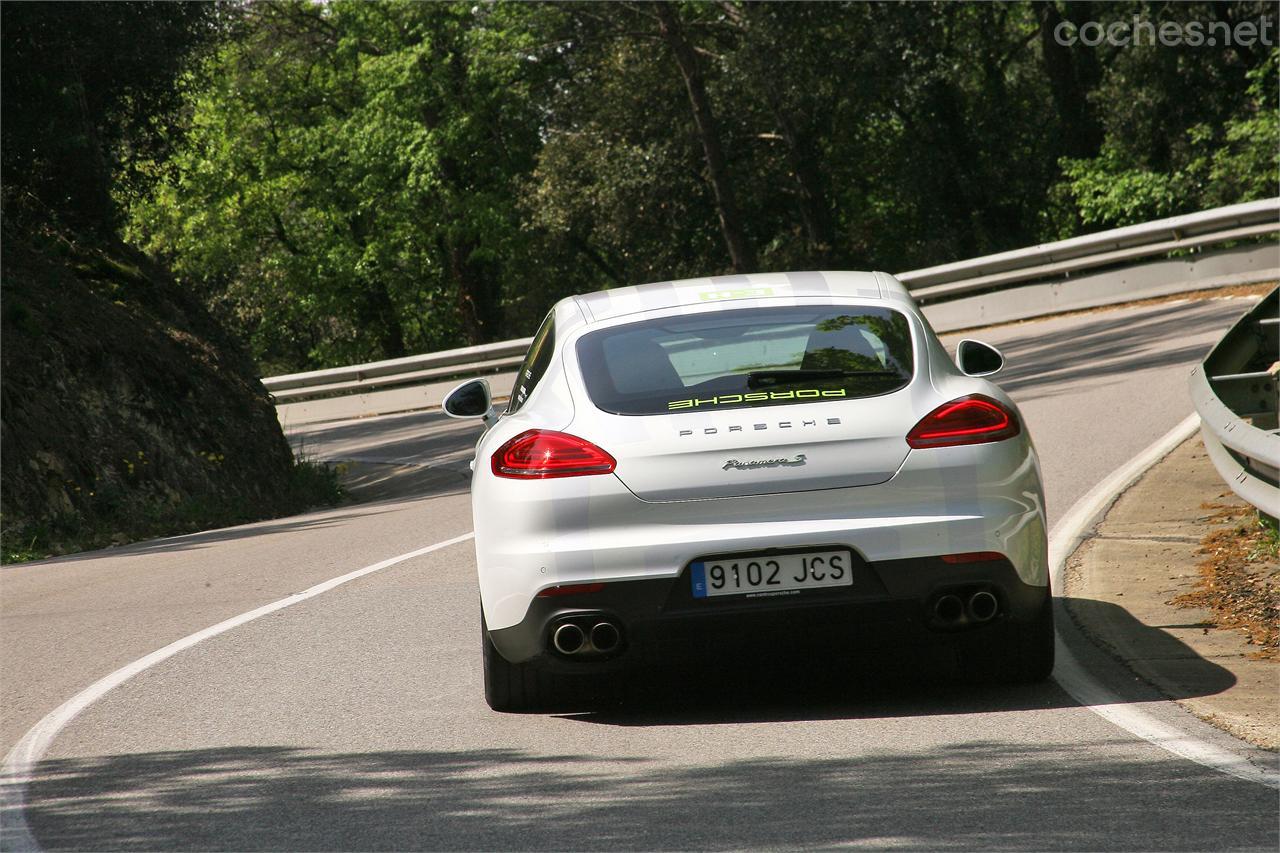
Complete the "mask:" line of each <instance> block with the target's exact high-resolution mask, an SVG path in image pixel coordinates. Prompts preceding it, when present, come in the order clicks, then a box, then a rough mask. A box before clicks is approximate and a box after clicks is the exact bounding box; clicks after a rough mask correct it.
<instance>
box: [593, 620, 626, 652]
mask: <svg viewBox="0 0 1280 853" xmlns="http://www.w3.org/2000/svg"><path fill="white" fill-rule="evenodd" d="M620 642H622V634H621V633H619V631H618V626H617V625H614V624H613V623H612V622H599V623H597V624H596V626H595V627H594V628H592V629H591V645H592V646H593V647H594V648H595V650H596V651H598V652H601V653H608V652H611V651H613V650H614V649H616V648H617V647H618V644H619V643H620Z"/></svg>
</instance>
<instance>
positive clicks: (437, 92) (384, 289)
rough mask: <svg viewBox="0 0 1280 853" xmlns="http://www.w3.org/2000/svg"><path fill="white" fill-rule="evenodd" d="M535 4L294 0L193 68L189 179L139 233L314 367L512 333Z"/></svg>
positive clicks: (257, 9) (284, 352)
mask: <svg viewBox="0 0 1280 853" xmlns="http://www.w3.org/2000/svg"><path fill="white" fill-rule="evenodd" d="M538 14H539V10H537V9H536V8H532V7H531V8H525V7H520V6H483V7H472V6H469V5H465V4H435V3H431V4H416V3H415V4H364V3H333V4H326V5H320V4H311V3H301V2H296V3H282V4H262V5H260V6H253V7H249V9H248V10H247V11H246V13H245V20H244V22H243V26H242V29H241V30H240V32H239V37H238V38H237V39H235V40H234V41H232V42H231V43H229V44H227V45H226V46H225V47H224V48H223V49H222V50H220V51H219V53H218V54H217V56H216V57H214V58H213V59H212V60H211V61H210V63H209V64H208V65H207V66H206V67H205V68H204V69H203V71H202V73H201V74H199V75H198V76H193V77H192V78H191V79H190V80H189V86H188V91H189V93H190V94H189V97H190V105H191V109H192V119H191V127H190V131H189V134H188V138H187V140H186V141H185V142H184V144H183V145H182V147H181V148H180V150H179V152H178V153H177V155H176V156H175V158H174V169H173V173H174V175H175V177H174V178H173V179H172V180H169V181H166V182H165V183H164V184H163V185H162V186H161V187H159V188H158V190H157V191H156V192H155V193H153V194H152V196H151V197H150V198H149V199H148V200H146V201H145V202H143V203H141V204H138V205H136V206H135V208H134V211H133V226H132V228H133V233H135V234H137V235H139V236H140V237H143V236H145V237H146V239H147V240H148V248H149V249H151V250H152V251H155V252H159V253H163V254H166V255H168V256H169V257H171V258H172V259H173V262H174V265H175V268H176V269H177V270H178V271H179V273H180V274H182V275H183V276H184V277H186V278H187V279H189V280H192V281H195V282H198V283H199V286H200V287H202V288H203V289H204V290H205V291H206V292H207V293H209V294H210V296H211V298H212V299H213V300H214V301H215V302H220V303H222V304H223V305H224V307H225V309H226V310H227V311H228V312H230V313H232V314H233V316H236V317H238V318H239V320H240V322H241V323H242V324H244V325H246V326H248V327H249V329H250V333H251V338H252V340H253V343H254V346H255V349H256V351H257V353H258V355H259V358H260V359H261V360H262V361H263V362H264V363H265V364H266V365H271V364H273V363H275V364H280V365H281V366H284V365H288V366H290V367H298V366H304V365H314V366H318V365H323V364H332V363H349V362H351V361H359V360H367V359H369V358H378V357H395V356H399V355H404V354H405V353H406V352H407V351H409V350H410V349H434V348H443V347H445V346H449V345H451V344H453V342H454V341H456V340H457V339H458V338H459V337H461V338H462V339H464V340H466V341H468V342H470V343H481V342H484V341H487V340H494V339H498V338H503V337H507V336H508V335H509V332H508V330H507V329H505V328H504V327H503V325H502V313H503V302H504V297H505V295H506V292H507V291H506V287H508V286H510V287H512V288H515V287H518V284H519V282H520V281H521V280H522V278H523V277H524V276H525V275H527V274H528V267H527V266H526V265H524V264H523V259H524V257H525V255H524V243H525V241H524V237H523V235H522V232H521V228H520V220H519V214H518V210H517V207H516V199H515V198H514V197H513V196H512V193H511V188H512V184H513V180H514V178H515V176H518V175H519V174H522V173H525V172H528V171H529V170H531V168H532V163H533V155H534V152H535V151H536V149H537V146H538V144H539V139H538V117H537V116H536V115H535V114H534V113H533V111H532V106H531V101H530V98H529V97H528V89H529V88H530V87H531V86H532V85H534V83H535V81H536V80H537V79H538V77H539V75H540V74H541V73H542V72H541V68H540V66H539V63H538V62H537V61H536V60H537V58H538V57H537V54H538V51H539V49H540V48H539V46H538V45H537V44H536V42H535V39H536V27H534V26H529V27H526V26H524V24H525V23H526V22H527V23H529V24H531V25H532V24H534V23H535V18H536V17H537V15H538Z"/></svg>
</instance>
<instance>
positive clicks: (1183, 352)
mask: <svg viewBox="0 0 1280 853" xmlns="http://www.w3.org/2000/svg"><path fill="white" fill-rule="evenodd" d="M1246 308H1247V305H1246V304H1245V303H1242V302H1241V303H1235V302H1233V303H1222V302H1217V301H1206V302H1202V303H1199V304H1196V305H1186V304H1173V305H1168V306H1162V307H1160V308H1157V309H1154V310H1152V311H1150V312H1147V313H1143V314H1139V315H1137V316H1134V315H1133V314H1130V313H1126V314H1124V315H1121V316H1109V315H1107V314H1099V315H1097V316H1096V318H1095V319H1094V320H1093V321H1092V322H1090V323H1089V324H1088V325H1085V326H1079V325H1073V326H1071V327H1068V328H1064V329H1058V330H1056V331H1036V332H1031V331H1030V330H1029V332H1028V334H1027V335H1025V336H1022V337H1013V338H1010V339H1008V340H1006V341H1004V342H1003V343H1002V344H1000V347H1001V349H1002V350H1003V351H1004V353H1005V356H1006V359H1007V365H1008V366H1007V367H1006V368H1005V369H1004V370H1003V371H1001V372H1000V373H999V374H998V375H997V376H996V377H995V379H996V381H997V382H998V384H999V385H1000V387H1002V388H1004V389H1005V390H1006V391H1008V392H1009V393H1010V394H1012V395H1013V396H1014V397H1015V398H1016V399H1018V400H1020V401H1024V400H1031V399H1037V398H1038V397H1043V396H1047V395H1048V393H1049V392H1048V388H1049V387H1053V388H1054V389H1055V390H1054V391H1053V392H1052V393H1055V394H1061V393H1067V391H1068V390H1069V389H1068V388H1065V387H1063V386H1066V385H1068V384H1069V383H1072V382H1075V381H1080V380H1089V381H1090V383H1091V385H1090V387H1094V384H1093V383H1095V382H1096V381H1097V380H1098V379H1100V378H1103V377H1107V376H1114V375H1124V374H1130V373H1133V372H1135V371H1139V370H1149V369H1152V368H1160V367H1169V366H1171V365H1177V364H1190V363H1191V362H1194V361H1195V360H1197V359H1198V358H1200V357H1202V356H1203V355H1204V354H1205V353H1206V352H1207V351H1208V349H1209V347H1210V346H1212V342H1211V341H1206V342H1205V343H1181V344H1175V345H1170V344H1169V343H1168V342H1170V341H1179V340H1182V341H1185V339H1186V338H1187V336H1188V335H1189V334H1199V333H1201V332H1203V331H1204V330H1206V329H1213V328H1216V327H1217V326H1223V327H1224V328H1225V326H1226V325H1228V322H1229V318H1231V317H1234V316H1236V315H1237V314H1239V313H1241V312H1243V311H1244V310H1245V309H1246ZM979 337H981V335H979Z"/></svg>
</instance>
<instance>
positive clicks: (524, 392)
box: [507, 311, 556, 415]
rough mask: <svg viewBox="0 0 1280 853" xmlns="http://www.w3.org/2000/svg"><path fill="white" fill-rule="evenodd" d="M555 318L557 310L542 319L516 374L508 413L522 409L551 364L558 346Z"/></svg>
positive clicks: (508, 404)
mask: <svg viewBox="0 0 1280 853" xmlns="http://www.w3.org/2000/svg"><path fill="white" fill-rule="evenodd" d="M555 320H556V312H555V311H552V312H551V313H550V314H548V315H547V319H545V320H543V321H542V325H541V326H539V327H538V331H537V333H536V334H534V336H533V342H532V343H530V344H529V351H528V352H527V353H525V357H524V364H521V365H520V372H519V373H518V374H516V384H515V386H514V387H513V388H512V389H511V400H510V401H509V402H508V403H507V414H508V415H509V414H511V413H512V412H518V411H519V410H520V407H521V406H523V405H524V403H525V401H526V400H528V399H529V395H530V394H532V393H533V389H534V388H535V387H536V386H537V384H538V383H539V382H540V381H542V377H543V376H544V375H545V374H546V372H547V368H548V367H550V366H551V355H552V353H554V352H555V348H556V346H555V343H556V332H555V325H556V323H555Z"/></svg>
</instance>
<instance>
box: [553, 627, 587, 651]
mask: <svg viewBox="0 0 1280 853" xmlns="http://www.w3.org/2000/svg"><path fill="white" fill-rule="evenodd" d="M586 643H587V635H586V634H584V633H582V629H581V628H579V627H578V626H577V625H575V624H573V623H572V622H565V623H564V624H563V625H561V626H560V627H559V628H556V630H555V633H553V634H552V635H551V644H552V645H553V646H555V647H556V651H558V652H559V653H560V654H562V655H576V654H577V653H578V652H580V651H582V647H583V646H585V645H586Z"/></svg>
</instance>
